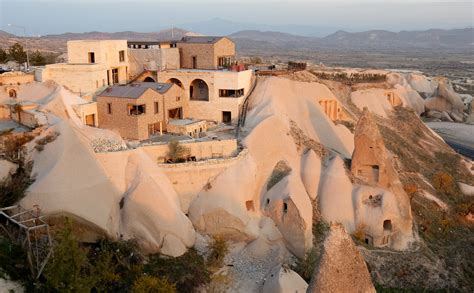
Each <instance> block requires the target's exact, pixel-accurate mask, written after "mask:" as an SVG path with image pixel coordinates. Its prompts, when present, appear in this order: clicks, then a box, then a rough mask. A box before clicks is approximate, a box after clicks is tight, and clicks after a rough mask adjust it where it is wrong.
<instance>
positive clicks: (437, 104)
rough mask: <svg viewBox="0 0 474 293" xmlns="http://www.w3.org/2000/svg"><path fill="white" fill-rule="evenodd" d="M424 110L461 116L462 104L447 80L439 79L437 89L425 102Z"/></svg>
mask: <svg viewBox="0 0 474 293" xmlns="http://www.w3.org/2000/svg"><path fill="white" fill-rule="evenodd" d="M425 108H426V109H427V110H436V111H439V112H448V113H455V114H457V115H462V113H463V110H464V103H463V101H462V98H461V96H460V95H459V94H457V93H456V92H455V91H454V89H453V86H452V84H451V83H450V82H449V80H448V79H446V78H440V79H438V87H437V88H436V90H435V92H434V93H433V96H432V97H431V98H428V99H426V100H425Z"/></svg>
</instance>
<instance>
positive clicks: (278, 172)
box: [267, 160, 291, 190]
mask: <svg viewBox="0 0 474 293" xmlns="http://www.w3.org/2000/svg"><path fill="white" fill-rule="evenodd" d="M290 172H291V167H290V166H288V164H287V163H286V162H285V161H283V160H282V161H279V162H278V163H277V164H276V165H275V168H273V171H272V174H271V175H270V179H269V180H268V183H267V190H270V189H271V188H272V187H273V186H275V185H276V184H277V183H278V182H280V181H281V180H282V179H283V178H285V177H286V176H288V175H289V174H290Z"/></svg>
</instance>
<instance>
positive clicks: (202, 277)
mask: <svg viewBox="0 0 474 293" xmlns="http://www.w3.org/2000/svg"><path fill="white" fill-rule="evenodd" d="M145 273H147V274H148V275H151V276H160V277H164V278H166V279H167V280H168V281H169V282H171V283H174V284H176V289H177V290H178V292H193V291H194V290H195V289H197V288H198V287H200V286H202V285H205V284H207V283H209V282H210V281H211V273H210V272H209V270H208V268H207V266H206V261H205V260H204V258H203V257H202V256H201V255H199V254H198V253H197V251H196V250H195V249H193V248H191V249H189V250H188V251H187V252H186V253H185V254H183V255H182V256H179V257H166V256H160V255H153V256H151V257H150V259H149V261H148V263H147V264H146V265H145Z"/></svg>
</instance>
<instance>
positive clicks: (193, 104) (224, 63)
mask: <svg viewBox="0 0 474 293" xmlns="http://www.w3.org/2000/svg"><path fill="white" fill-rule="evenodd" d="M129 48H131V50H141V51H145V52H146V51H151V50H179V67H178V68H171V67H169V66H165V67H161V68H160V69H157V70H144V71H143V74H142V76H141V78H139V80H142V81H145V80H147V81H158V82H171V83H175V84H176V85H178V86H180V87H181V88H182V89H183V91H184V98H185V99H186V100H187V101H188V102H189V103H188V108H187V111H186V114H187V116H188V117H192V118H196V119H203V120H212V121H217V122H224V123H233V122H235V121H237V119H238V115H239V108H240V106H241V105H242V103H243V101H244V99H245V97H246V96H247V95H248V93H249V91H250V88H251V83H252V75H253V72H252V71H251V70H244V69H243V68H242V67H239V66H235V61H234V60H235V44H234V42H233V41H231V40H230V39H229V38H226V37H205V36H193V37H184V38H183V39H181V40H179V41H166V42H129ZM141 54H142V55H143V54H145V53H141ZM173 58H174V59H173V60H174V63H176V56H175V55H174V57H173ZM157 62H159V63H161V64H163V63H164V62H163V61H157ZM132 63H133V62H132ZM131 66H133V65H132V64H131Z"/></svg>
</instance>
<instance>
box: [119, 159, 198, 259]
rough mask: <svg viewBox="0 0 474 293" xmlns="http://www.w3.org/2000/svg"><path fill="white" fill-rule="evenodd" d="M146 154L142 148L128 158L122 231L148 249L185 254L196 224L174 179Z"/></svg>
mask: <svg viewBox="0 0 474 293" xmlns="http://www.w3.org/2000/svg"><path fill="white" fill-rule="evenodd" d="M147 158H148V157H147V155H146V154H145V153H144V152H143V151H141V150H137V152H135V153H132V154H131V155H130V156H129V158H128V163H127V167H126V169H125V170H126V172H127V174H126V177H127V182H128V184H127V191H126V193H125V198H124V207H123V209H122V211H121V214H122V217H121V234H122V235H123V237H124V238H125V239H130V238H132V239H137V241H138V243H139V245H140V246H141V247H142V248H143V249H144V250H145V251H146V252H150V253H156V252H161V253H163V254H167V255H171V256H179V255H182V254H183V253H185V252H186V248H187V247H191V246H193V244H194V241H195V233H194V228H193V226H192V224H191V221H189V219H188V218H187V217H186V216H185V215H184V214H183V213H182V212H181V207H180V205H179V202H178V201H177V198H178V196H177V194H176V192H175V191H174V189H173V187H172V185H171V183H170V182H169V181H168V180H167V178H166V176H165V175H164V174H162V173H161V172H160V171H159V169H158V168H157V166H156V164H155V163H154V162H152V161H151V160H147Z"/></svg>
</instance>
